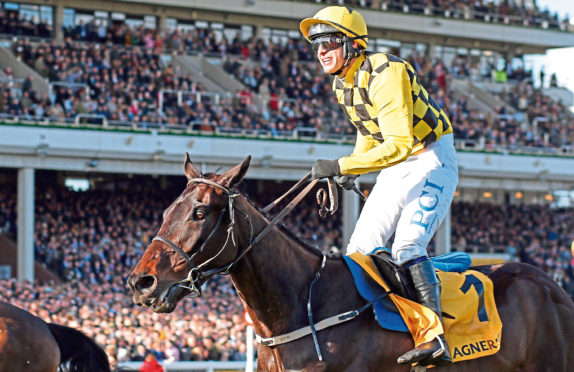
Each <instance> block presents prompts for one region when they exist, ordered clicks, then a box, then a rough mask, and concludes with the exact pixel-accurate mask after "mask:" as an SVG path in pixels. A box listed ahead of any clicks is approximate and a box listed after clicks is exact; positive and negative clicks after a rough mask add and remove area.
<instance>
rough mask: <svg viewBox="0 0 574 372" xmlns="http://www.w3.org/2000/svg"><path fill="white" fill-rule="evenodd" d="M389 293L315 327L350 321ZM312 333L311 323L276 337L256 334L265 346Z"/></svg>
mask: <svg viewBox="0 0 574 372" xmlns="http://www.w3.org/2000/svg"><path fill="white" fill-rule="evenodd" d="M389 293H390V292H385V293H382V294H381V295H379V296H377V297H376V298H374V299H373V300H372V301H369V303H367V304H366V305H364V306H363V307H361V308H360V309H356V310H351V311H347V312H344V313H341V314H338V315H335V316H332V317H330V318H327V319H323V320H321V321H320V322H319V323H317V324H315V327H314V328H315V330H316V331H321V330H323V329H325V328H329V327H333V326H335V325H337V324H341V323H344V322H348V321H349V320H353V319H355V318H356V317H358V316H359V314H361V313H362V312H363V311H364V310H366V309H368V308H369V307H371V306H372V305H373V304H374V303H375V302H377V301H380V300H382V299H383V298H384V297H386V296H388V295H389ZM311 333H312V328H311V326H310V325H309V326H306V327H303V328H299V329H298V330H296V331H293V332H289V333H285V334H282V335H279V336H275V337H261V336H259V335H255V339H256V340H257V342H258V343H260V344H261V345H263V346H277V345H281V344H285V343H287V342H290V341H295V340H298V339H300V338H303V337H305V336H307V335H310V334H311Z"/></svg>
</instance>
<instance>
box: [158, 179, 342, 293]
mask: <svg viewBox="0 0 574 372" xmlns="http://www.w3.org/2000/svg"><path fill="white" fill-rule="evenodd" d="M310 178H311V174H310V173H309V174H307V175H306V176H305V177H303V178H302V179H301V180H299V182H297V184H295V185H294V186H293V187H292V188H291V189H289V190H288V191H287V192H286V193H285V194H283V195H282V196H281V197H280V198H278V199H277V200H275V201H274V202H272V203H271V204H269V205H268V206H266V207H265V208H264V209H263V212H268V211H269V210H270V209H271V208H273V207H274V206H275V205H277V204H278V203H279V201H281V200H282V199H283V198H284V197H286V196H287V195H288V194H290V193H291V192H292V191H294V190H296V189H297V188H299V187H300V186H301V185H302V184H303V183H305V182H307V181H308V180H309V179H310ZM318 181H319V180H312V181H311V182H309V184H308V185H307V186H306V187H305V188H304V189H303V190H301V192H299V194H298V195H297V196H296V197H295V198H293V200H292V201H291V202H290V203H289V204H288V205H287V206H286V207H285V208H284V209H283V210H282V211H281V212H280V213H279V214H278V215H277V216H276V217H275V218H273V219H272V220H271V221H270V222H269V223H268V224H267V226H265V227H264V228H263V230H261V231H260V232H259V233H258V234H257V236H256V237H255V238H253V224H252V223H251V219H250V218H249V216H248V215H247V214H246V213H244V212H243V211H241V210H240V209H239V208H237V207H236V206H235V205H234V202H235V198H236V197H238V196H240V195H241V194H239V193H236V192H233V191H232V190H231V189H229V188H227V187H225V186H223V185H220V184H218V183H216V182H213V181H210V180H207V179H204V178H190V179H189V180H188V182H187V186H189V185H191V184H197V183H200V184H205V185H208V186H211V187H214V188H216V189H219V190H221V191H223V193H224V194H225V195H226V196H227V205H226V206H225V207H224V208H223V209H222V210H221V212H220V213H219V216H218V217H217V221H216V222H215V225H214V227H213V229H212V230H211V232H210V233H209V235H208V236H207V238H206V239H205V241H204V242H203V244H202V245H201V247H200V248H199V249H198V250H197V251H195V252H194V253H193V254H192V255H191V256H190V255H189V254H187V253H186V252H185V251H184V250H183V249H182V248H181V247H180V246H178V245H177V244H175V243H174V242H172V241H171V240H169V239H168V238H166V237H164V236H161V235H157V236H155V237H154V238H153V239H152V241H158V242H161V243H164V244H166V245H167V246H169V247H170V248H171V249H173V250H174V251H175V252H177V253H178V254H179V255H180V256H182V257H183V258H184V259H185V261H186V262H187V264H188V266H189V267H190V270H189V272H188V274H187V277H186V278H185V279H182V280H180V281H178V282H176V283H174V284H173V285H172V287H173V286H177V287H180V288H184V289H187V290H188V291H189V296H191V297H200V296H201V285H202V284H203V282H204V281H205V280H206V279H208V278H210V277H211V276H213V275H216V274H219V275H227V274H229V271H230V270H231V268H232V267H233V266H234V265H235V264H236V263H237V262H238V261H239V260H240V259H241V258H243V256H245V254H246V253H247V252H249V251H250V250H251V248H253V246H254V245H256V244H257V243H258V242H259V241H261V239H262V238H263V237H264V236H265V235H267V233H269V232H270V231H271V229H272V228H273V227H274V226H275V225H276V224H277V223H278V222H279V221H280V220H281V219H283V217H284V216H285V215H286V214H287V213H289V212H290V211H291V210H292V209H293V208H294V207H295V206H296V205H297V204H298V203H299V202H300V201H301V200H302V199H303V197H305V195H307V194H308V193H309V191H310V190H311V189H312V188H313V187H314V186H315V185H316V183H317V182H318ZM329 186H330V187H329V191H330V200H331V206H330V208H329V209H327V212H328V213H330V214H333V213H335V211H336V210H337V206H336V200H337V196H336V187H333V186H332V180H330V179H329ZM333 190H335V191H333ZM333 193H335V195H334V196H333ZM226 212H228V213H229V225H228V226H227V238H226V239H225V243H224V244H223V245H222V246H221V248H220V249H219V252H217V254H215V255H213V256H212V257H210V258H209V259H208V260H206V261H205V262H203V263H201V264H199V265H196V264H195V259H196V257H197V256H198V255H199V254H201V253H202V252H203V251H204V249H205V248H206V247H207V244H208V243H209V241H210V240H211V239H212V238H213V237H214V236H215V232H216V231H217V230H218V229H219V226H220V225H221V223H222V221H223V217H224V216H225V214H226ZM236 212H237V213H239V214H241V215H242V216H243V217H244V218H245V219H246V220H247V222H248V224H249V245H247V246H246V247H245V248H243V249H240V250H239V252H238V253H237V256H236V257H235V258H234V259H233V261H231V262H230V263H228V264H226V265H224V266H221V267H215V268H211V269H208V270H205V271H204V268H205V267H206V266H207V265H208V264H209V263H210V262H212V261H214V260H215V259H216V258H217V257H219V256H220V255H221V254H222V253H223V252H224V251H225V248H226V247H227V244H228V243H229V241H231V242H232V243H233V245H235V246H236V245H237V241H236V239H235V235H234V228H235V213H236ZM170 288H171V287H170Z"/></svg>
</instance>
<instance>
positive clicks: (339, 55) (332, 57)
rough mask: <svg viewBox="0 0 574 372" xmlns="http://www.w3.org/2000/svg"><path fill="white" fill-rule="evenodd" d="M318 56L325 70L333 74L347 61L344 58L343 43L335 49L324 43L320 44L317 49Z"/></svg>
mask: <svg viewBox="0 0 574 372" xmlns="http://www.w3.org/2000/svg"><path fill="white" fill-rule="evenodd" d="M317 58H318V59H319V63H321V67H323V71H325V73H327V74H332V73H335V72H337V71H338V70H339V69H340V68H341V67H342V66H343V64H344V63H345V60H344V58H343V45H342V44H339V46H338V47H337V48H335V49H330V48H326V47H325V46H324V45H322V44H319V45H318V49H317Z"/></svg>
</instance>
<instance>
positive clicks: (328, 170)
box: [311, 159, 340, 180]
mask: <svg viewBox="0 0 574 372" xmlns="http://www.w3.org/2000/svg"><path fill="white" fill-rule="evenodd" d="M339 174H340V170H339V162H338V161H337V160H325V159H318V160H315V164H313V168H311V178H313V179H314V180H316V179H320V178H327V177H334V176H338V175H339Z"/></svg>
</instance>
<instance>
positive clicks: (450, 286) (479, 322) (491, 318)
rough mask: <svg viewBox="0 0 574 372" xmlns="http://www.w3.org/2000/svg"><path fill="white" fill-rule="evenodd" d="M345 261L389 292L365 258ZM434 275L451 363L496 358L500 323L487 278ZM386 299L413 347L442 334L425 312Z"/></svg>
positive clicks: (413, 304)
mask: <svg viewBox="0 0 574 372" xmlns="http://www.w3.org/2000/svg"><path fill="white" fill-rule="evenodd" d="M348 257H350V258H351V259H352V260H353V261H355V262H356V263H357V264H359V265H360V266H361V267H362V268H363V270H364V271H365V272H366V273H368V275H369V276H370V277H371V278H372V279H373V280H375V281H376V282H377V283H378V284H379V285H380V286H381V287H383V288H384V289H385V290H386V291H388V290H389V287H388V285H387V284H386V283H385V281H384V279H383V278H382V277H381V276H380V275H379V272H378V270H377V269H376V268H375V265H374V264H373V262H372V261H371V259H370V258H369V257H368V256H365V255H363V254H361V253H353V254H351V255H349V256H348ZM437 275H438V277H439V279H440V281H441V285H442V291H441V303H442V311H443V314H445V316H443V325H444V334H445V338H446V341H447V343H448V345H449V347H450V354H451V356H452V360H453V362H460V361H462V360H469V359H475V358H480V357H483V356H487V355H492V354H496V353H497V352H498V350H500V338H501V332H502V322H501V320H500V317H499V315H498V310H497V308H496V303H495V302H494V294H493V285H492V281H491V280H490V278H488V277H487V276H486V275H484V274H482V273H480V272H478V271H474V270H467V271H465V272H463V273H456V272H443V271H437ZM389 298H390V299H391V300H392V301H393V303H394V304H395V305H396V307H397V308H398V309H399V313H400V314H401V316H402V318H403V320H404V321H405V323H406V325H407V328H408V329H409V331H410V332H411V334H412V336H413V339H414V342H415V346H418V345H420V344H422V343H424V342H429V341H432V340H433V339H434V338H435V337H436V336H438V335H440V334H441V333H443V325H441V322H440V319H439V318H438V316H437V315H436V314H435V313H434V312H433V311H432V310H430V309H429V308H427V307H425V306H422V305H420V304H418V303H416V302H414V301H410V300H408V299H406V298H404V297H401V296H398V295H396V294H390V295H389Z"/></svg>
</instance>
